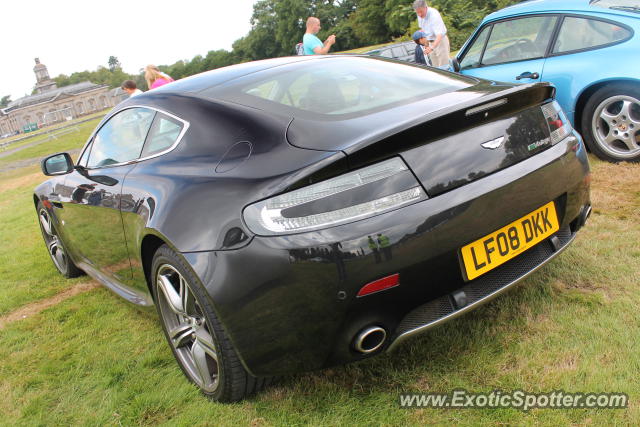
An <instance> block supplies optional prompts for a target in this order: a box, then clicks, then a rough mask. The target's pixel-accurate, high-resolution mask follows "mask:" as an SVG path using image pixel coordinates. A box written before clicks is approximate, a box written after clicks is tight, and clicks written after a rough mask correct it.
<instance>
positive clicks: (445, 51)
mask: <svg viewBox="0 0 640 427" xmlns="http://www.w3.org/2000/svg"><path fill="white" fill-rule="evenodd" d="M413 9H414V10H415V11H416V15H418V26H419V27H420V29H421V30H422V31H424V33H425V34H426V35H427V40H428V41H429V43H428V46H426V47H425V48H424V53H426V54H428V55H429V59H430V60H431V65H433V66H434V67H443V66H447V65H449V56H450V53H449V38H448V37H447V27H445V25H444V21H443V20H442V17H441V16H440V12H438V11H437V10H435V9H434V8H432V7H427V2H426V1H424V0H415V1H414V2H413Z"/></svg>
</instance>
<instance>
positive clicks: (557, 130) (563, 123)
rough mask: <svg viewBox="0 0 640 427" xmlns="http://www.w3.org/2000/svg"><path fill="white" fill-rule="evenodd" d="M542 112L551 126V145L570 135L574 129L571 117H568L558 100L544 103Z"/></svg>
mask: <svg viewBox="0 0 640 427" xmlns="http://www.w3.org/2000/svg"><path fill="white" fill-rule="evenodd" d="M542 113H543V114H544V117H545V119H547V125H548V126H549V134H550V135H549V137H550V139H551V145H554V144H557V143H558V142H560V141H562V140H563V139H565V138H566V137H567V136H569V134H570V133H571V130H572V127H571V123H569V119H567V116H566V115H565V114H564V111H562V108H561V107H560V105H559V104H558V103H557V102H556V101H553V102H550V103H548V104H544V105H543V106H542Z"/></svg>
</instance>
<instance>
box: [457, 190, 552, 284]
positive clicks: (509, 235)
mask: <svg viewBox="0 0 640 427" xmlns="http://www.w3.org/2000/svg"><path fill="white" fill-rule="evenodd" d="M559 228H560V225H559V223H558V216H557V215H556V208H555V205H554V203H553V202H549V203H547V204H546V205H544V206H543V207H541V208H539V209H536V210H535V211H533V212H531V213H530V214H528V215H525V216H523V217H522V218H520V219H518V220H516V221H514V222H512V223H511V224H509V225H507V226H505V227H502V228H501V229H499V230H497V231H494V232H493V233H491V234H488V235H486V236H484V237H483V238H481V239H478V240H476V241H475V242H473V243H469V244H468V245H466V246H463V247H462V249H461V252H462V261H463V264H464V270H465V273H466V276H467V280H473V279H475V278H476V277H478V276H481V275H483V274H484V273H486V272H487V271H489V270H492V269H494V268H496V267H498V266H499V265H501V264H504V263H505V262H507V261H509V260H510V259H511V258H513V257H515V256H518V255H519V254H521V253H522V252H524V251H526V250H527V249H529V248H530V247H532V246H535V245H536V244H537V243H539V242H541V241H543V240H544V239H546V238H547V237H549V236H551V235H552V234H553V233H555V232H556V231H558V229H559Z"/></svg>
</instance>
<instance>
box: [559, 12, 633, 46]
mask: <svg viewBox="0 0 640 427" xmlns="http://www.w3.org/2000/svg"><path fill="white" fill-rule="evenodd" d="M630 35H631V33H630V32H629V30H627V29H626V28H623V27H620V26H617V25H615V24H611V23H609V22H603V21H596V20H595V19H586V18H576V17H573V16H568V17H566V18H564V21H563V22H562V27H561V28H560V33H559V34H558V40H557V41H556V44H555V46H554V47H553V53H563V52H570V51H572V50H580V49H588V48H592V47H596V46H602V45H606V44H610V43H615V42H617V41H620V40H624V39H626V38H628V37H629V36H630Z"/></svg>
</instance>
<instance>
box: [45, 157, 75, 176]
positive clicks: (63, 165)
mask: <svg viewBox="0 0 640 427" xmlns="http://www.w3.org/2000/svg"><path fill="white" fill-rule="evenodd" d="M40 166H41V167H42V173H44V174H45V175H47V176H54V175H65V174H68V173H69V172H72V171H73V160H71V156H70V155H69V153H58V154H54V155H52V156H49V157H46V158H45V159H44V160H42V163H40Z"/></svg>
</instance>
